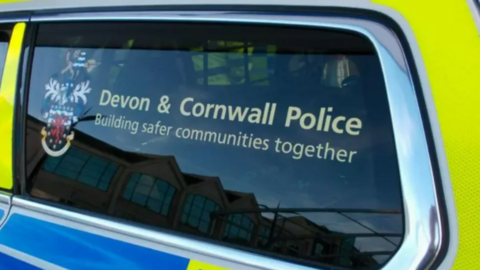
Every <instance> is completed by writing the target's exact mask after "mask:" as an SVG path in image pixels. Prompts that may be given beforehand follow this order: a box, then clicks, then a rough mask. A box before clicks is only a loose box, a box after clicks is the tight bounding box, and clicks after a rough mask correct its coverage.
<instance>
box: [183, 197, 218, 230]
mask: <svg viewBox="0 0 480 270" xmlns="http://www.w3.org/2000/svg"><path fill="white" fill-rule="evenodd" d="M219 209H220V207H219V206H218V204H216V203H215V202H214V201H212V200H210V199H208V198H206V197H203V196H199V195H193V194H189V195H188V196H187V199H186V201H185V206H184V209H183V213H182V223H184V224H188V225H189V226H191V227H193V228H196V229H198V230H199V231H200V232H202V233H207V232H208V230H209V227H210V222H211V218H210V214H211V213H212V212H215V211H218V210H219Z"/></svg>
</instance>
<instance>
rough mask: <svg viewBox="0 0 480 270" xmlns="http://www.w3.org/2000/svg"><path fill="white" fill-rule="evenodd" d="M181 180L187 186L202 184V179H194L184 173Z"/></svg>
mask: <svg viewBox="0 0 480 270" xmlns="http://www.w3.org/2000/svg"><path fill="white" fill-rule="evenodd" d="M183 178H184V179H185V182H186V183H187V185H189V186H190V185H195V184H198V183H201V182H203V181H204V180H203V179H200V178H198V177H195V176H193V175H191V174H186V173H184V174H183Z"/></svg>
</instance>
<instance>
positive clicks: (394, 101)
mask: <svg viewBox="0 0 480 270" xmlns="http://www.w3.org/2000/svg"><path fill="white" fill-rule="evenodd" d="M92 20H110V21H130V20H131V21H149V22H155V21H175V22H217V23H232V22H233V23H244V24H260V25H265V24H266V25H275V26H285V27H288V26H296V27H312V28H326V29H332V30H344V31H351V32H354V33H356V34H360V35H363V36H364V37H366V38H367V39H368V40H369V41H370V42H372V44H373V45H374V47H375V49H376V51H377V55H378V57H379V59H380V62H381V65H382V70H383V76H384V80H385V82H386V89H387V96H388V105H389V108H390V112H391V117H392V126H393V133H394V141H395V146H396V150H397V158H398V166H399V171H400V176H401V179H400V181H401V188H402V194H403V202H404V213H405V219H404V222H405V223H404V226H405V229H404V231H405V235H404V239H403V243H402V245H401V247H400V248H399V250H398V251H397V253H396V254H395V255H394V256H393V257H392V258H391V259H390V260H389V261H388V263H387V264H386V265H385V266H384V268H383V269H386V270H390V269H392V270H393V269H417V268H418V267H420V266H423V265H426V264H428V263H430V262H432V261H433V260H434V259H435V258H436V256H437V255H438V251H439V250H440V247H441V244H442V243H441V240H443V239H444V233H445V228H446V226H447V225H446V224H445V222H444V221H445V220H444V219H442V217H441V209H440V208H441V207H442V206H443V204H442V203H441V202H440V201H439V198H438V194H437V190H436V189H437V188H438V187H437V186H436V184H437V182H436V181H435V180H436V173H434V172H433V171H434V170H435V167H434V165H433V164H432V163H433V161H434V160H433V158H432V157H431V150H430V149H429V143H428V142H427V137H428V135H427V134H426V131H425V130H426V128H425V123H424V122H425V118H424V117H422V114H421V108H420V104H419V100H418V97H417V95H416V91H415V90H418V89H416V88H417V87H418V84H415V82H414V79H413V78H412V74H411V73H410V72H411V69H412V67H411V63H407V60H406V58H407V57H406V56H405V54H406V53H405V50H404V49H403V48H402V47H401V45H400V44H401V43H400V42H399V41H398V38H397V37H396V36H395V34H394V33H393V32H391V31H390V29H388V28H385V27H384V26H383V25H382V24H380V23H375V22H373V21H369V20H366V19H361V20H359V19H353V18H345V17H333V18H332V17H307V16H295V15H285V14H281V15H280V16H274V15H273V16H272V15H261V14H231V13H228V12H227V13H225V14H222V13H215V14H209V15H204V14H202V13H198V14H197V16H191V17H186V16H183V15H182V13H175V12H168V13H163V12H134V13H131V12H103V13H72V14H54V15H51V14H50V15H49V14H46V15H34V16H33V17H32V21H33V22H39V23H41V22H59V21H76V22H81V21H92ZM24 96H27V95H24ZM24 110H25V108H24ZM427 124H428V123H427ZM405 127H409V129H408V130H407V129H406V128H405ZM13 204H14V205H18V206H20V207H24V208H28V209H32V210H36V211H40V212H48V213H52V212H53V213H55V214H56V215H60V216H62V217H68V218H70V219H74V220H75V221H77V222H80V223H89V224H93V225H95V226H101V227H104V228H108V229H110V230H113V231H117V232H121V233H124V234H127V235H139V234H140V235H142V236H144V237H147V236H148V237H151V239H155V241H157V242H162V243H166V244H168V245H172V246H175V247H180V248H184V249H187V250H189V251H192V252H198V253H202V254H207V255H209V256H212V257H216V258H224V259H228V260H230V261H233V262H237V263H239V264H244V265H245V264H247V265H250V266H254V267H258V268H261V267H264V266H265V265H269V266H271V267H272V269H313V268H309V267H304V266H300V265H296V264H293V263H288V262H285V261H280V260H278V259H275V258H270V257H266V256H263V255H260V254H252V253H246V252H243V251H240V250H237V249H231V248H228V247H224V246H217V245H214V244H211V243H207V242H201V243H199V242H197V241H194V240H190V239H188V238H186V237H181V236H171V235H165V234H162V233H159V232H155V231H151V230H148V229H139V227H138V226H131V225H126V224H122V223H119V222H118V221H111V220H109V219H105V218H104V217H102V216H101V215H100V216H99V217H96V216H91V217H89V216H84V215H78V214H74V213H72V212H71V211H66V210H61V209H57V208H55V207H50V206H45V205H42V204H38V203H35V202H34V201H31V200H24V199H22V198H18V197H17V198H14V200H13ZM425 217H429V218H425ZM442 221H443V222H442ZM432 251H435V252H432Z"/></svg>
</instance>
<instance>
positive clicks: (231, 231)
mask: <svg viewBox="0 0 480 270" xmlns="http://www.w3.org/2000/svg"><path fill="white" fill-rule="evenodd" d="M254 228H255V224H254V223H253V221H252V219H251V218H250V217H248V216H247V215H241V214H235V215H229V216H228V218H227V223H226V227H225V232H224V235H225V238H226V239H229V240H236V241H238V242H244V243H248V242H250V241H251V239H252V233H253V230H254Z"/></svg>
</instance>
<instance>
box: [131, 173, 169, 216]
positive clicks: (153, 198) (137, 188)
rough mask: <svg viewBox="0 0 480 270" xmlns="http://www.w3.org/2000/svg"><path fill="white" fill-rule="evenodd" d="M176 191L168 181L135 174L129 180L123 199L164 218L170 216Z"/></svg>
mask: <svg viewBox="0 0 480 270" xmlns="http://www.w3.org/2000/svg"><path fill="white" fill-rule="evenodd" d="M175 190H176V189H175V187H173V186H172V185H170V184H169V183H168V182H166V181H163V180H160V179H156V178H153V177H151V176H148V175H145V174H140V173H133V174H131V175H130V178H129V179H128V184H127V188H126V189H125V192H124V193H123V198H125V199H127V200H129V201H132V202H134V203H136V204H138V205H141V206H145V207H146V208H148V209H150V210H152V211H153V212H155V213H159V214H161V215H162V216H168V212H169V211H170V205H171V203H172V199H173V195H174V194H175Z"/></svg>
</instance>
